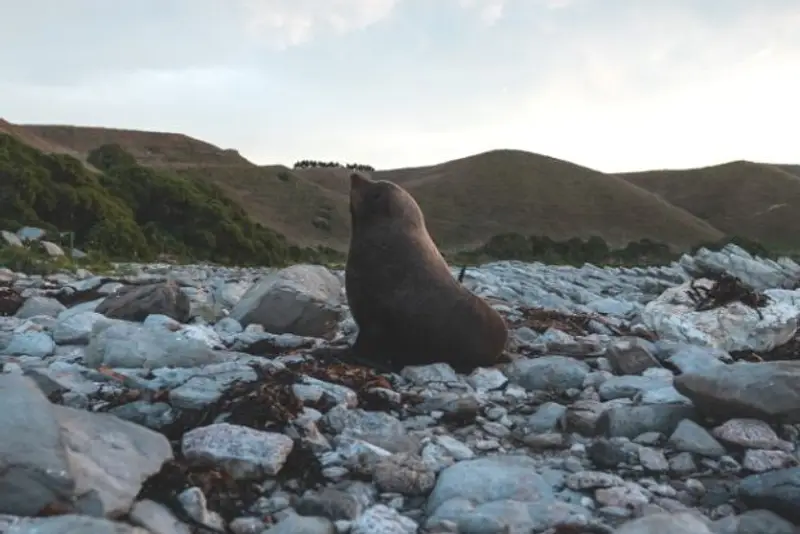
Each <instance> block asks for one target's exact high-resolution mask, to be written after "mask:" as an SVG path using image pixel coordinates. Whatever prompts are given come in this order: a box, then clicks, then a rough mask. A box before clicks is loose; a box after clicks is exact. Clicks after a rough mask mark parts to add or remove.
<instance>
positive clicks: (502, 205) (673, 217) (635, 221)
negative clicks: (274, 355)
mask: <svg viewBox="0 0 800 534" xmlns="http://www.w3.org/2000/svg"><path fill="white" fill-rule="evenodd" d="M376 177H378V178H385V179H388V180H394V181H396V182H398V183H402V184H403V186H404V187H406V188H407V189H408V190H409V191H410V192H411V193H412V194H413V195H414V196H415V197H416V198H417V199H418V201H419V203H420V206H421V207H422V209H423V210H424V211H425V213H426V214H427V218H428V221H429V225H430V228H431V231H432V233H433V234H434V236H435V237H436V238H437V239H438V240H441V241H442V242H444V243H449V244H455V245H463V244H472V245H474V244H477V243H480V242H484V241H486V240H488V239H489V238H490V237H492V236H493V235H497V234H502V233H518V234H522V235H542V236H548V237H550V238H552V239H555V240H566V239H569V238H572V237H579V238H588V237H590V236H592V235H599V236H600V237H602V238H603V239H604V240H606V241H607V242H608V243H609V244H611V245H614V246H617V245H624V244H625V243H627V242H629V241H637V240H639V239H642V238H649V239H652V240H655V241H660V242H664V243H669V244H671V245H675V246H678V247H681V248H683V247H688V246H691V245H693V244H696V243H698V242H708V241H715V240H717V239H719V238H721V237H722V234H721V233H720V232H719V231H717V230H716V229H715V228H712V227H711V226H709V225H708V224H707V223H705V222H704V221H701V220H699V219H697V218H696V217H694V216H692V215H691V214H689V213H687V212H685V211H683V210H681V209H678V208H675V207H674V206H672V205H670V204H668V203H667V202H664V201H663V200H661V199H660V198H658V197H656V196H655V195H653V194H651V193H649V192H647V191H644V190H642V189H640V188H638V187H632V186H631V184H629V183H627V182H625V181H624V180H621V179H619V178H617V177H615V176H609V175H605V174H602V173H600V172H597V171H594V170H591V169H588V168H586V167H581V166H579V165H575V164H572V163H569V162H566V161H562V160H558V159H555V158H549V157H546V156H541V155H537V154H532V153H530V152H523V151H518V150H496V151H492V152H486V153H483V154H478V155H475V156H471V157H468V158H463V159H459V160H455V161H451V162H447V163H444V164H441V165H436V166H432V167H427V168H418V169H414V170H409V169H402V170H399V171H387V172H379V173H376Z"/></svg>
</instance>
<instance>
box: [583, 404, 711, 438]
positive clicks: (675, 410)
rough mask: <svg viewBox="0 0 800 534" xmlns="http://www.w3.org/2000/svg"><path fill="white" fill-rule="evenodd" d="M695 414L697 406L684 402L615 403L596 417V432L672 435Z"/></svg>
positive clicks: (624, 435)
mask: <svg viewBox="0 0 800 534" xmlns="http://www.w3.org/2000/svg"><path fill="white" fill-rule="evenodd" d="M695 417H696V414H695V412H694V408H693V407H691V406H686V405H684V404H649V405H641V406H614V407H612V408H609V409H608V410H606V411H605V412H603V413H602V414H601V415H600V417H599V418H598V420H597V431H598V432H599V433H601V434H604V435H606V436H610V437H626V438H631V439H632V438H635V437H636V436H638V435H640V434H644V433H645V432H660V433H661V434H664V435H671V434H672V433H673V432H674V431H675V429H676V428H677V427H678V423H680V422H681V421H682V420H684V419H693V418H695Z"/></svg>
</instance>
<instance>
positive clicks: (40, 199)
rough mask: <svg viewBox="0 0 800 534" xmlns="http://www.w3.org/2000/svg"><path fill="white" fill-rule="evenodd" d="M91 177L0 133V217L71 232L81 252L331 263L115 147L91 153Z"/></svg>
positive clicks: (200, 186) (213, 190) (72, 162)
mask: <svg viewBox="0 0 800 534" xmlns="http://www.w3.org/2000/svg"><path fill="white" fill-rule="evenodd" d="M88 161H89V162H90V163H91V164H92V165H93V166H94V167H96V168H97V169H99V170H100V171H101V173H94V172H91V171H89V170H88V169H87V168H86V167H85V166H84V165H83V164H81V162H79V161H78V160H76V159H75V158H72V157H70V156H66V155H52V154H44V153H42V152H40V151H38V150H36V149H34V148H32V147H30V146H28V145H25V144H24V143H22V142H20V141H19V140H18V139H16V138H14V137H12V136H9V135H0V213H2V216H3V219H5V220H6V221H7V222H8V226H7V227H6V226H5V224H4V225H3V227H2V228H0V229H8V230H15V229H16V228H18V227H19V226H21V225H30V226H37V227H40V228H44V229H48V230H52V231H56V232H58V231H71V232H74V235H75V246H77V247H78V248H81V249H88V250H96V251H98V252H101V253H103V254H105V255H108V256H109V257H112V258H116V259H125V260H131V259H134V260H141V261H146V260H151V259H154V258H155V257H157V256H158V255H159V254H164V253H166V254H171V255H175V256H179V257H182V258H183V259H192V260H201V261H202V260H207V261H213V262H218V263H236V264H240V265H280V264H285V263H289V262H293V261H299V260H300V258H304V259H306V258H310V259H312V260H314V261H320V262H322V261H326V260H327V259H328V255H330V254H331V253H332V251H330V250H323V249H304V248H299V247H290V246H289V243H287V241H286V239H285V238H284V237H283V236H282V235H280V234H278V233H276V232H274V231H272V230H270V229H268V228H265V227H264V226H262V225H260V224H258V223H256V222H254V221H253V220H252V219H250V218H249V217H248V216H247V214H246V213H245V212H244V210H243V209H242V208H241V207H240V206H238V205H237V204H236V203H234V202H233V201H232V200H230V199H229V198H227V197H226V196H225V195H224V194H223V192H222V191H221V190H220V189H219V188H217V187H216V186H213V185H210V184H208V183H206V182H202V181H199V180H191V179H189V178H184V177H181V176H178V175H175V174H172V173H169V172H166V171H156V170H154V169H151V168H148V167H143V166H141V165H138V164H137V163H136V160H135V159H134V158H133V157H132V156H131V155H130V154H128V153H127V152H125V151H124V150H123V149H122V148H121V147H120V146H119V145H104V146H101V147H99V148H97V149H96V150H93V151H92V152H91V153H90V154H89V157H88Z"/></svg>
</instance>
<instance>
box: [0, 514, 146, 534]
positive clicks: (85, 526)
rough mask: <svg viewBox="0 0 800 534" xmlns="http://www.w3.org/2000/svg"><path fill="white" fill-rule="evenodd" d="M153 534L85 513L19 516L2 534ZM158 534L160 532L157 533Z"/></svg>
mask: <svg viewBox="0 0 800 534" xmlns="http://www.w3.org/2000/svg"><path fill="white" fill-rule="evenodd" d="M78 532H80V534H154V533H151V531H149V530H147V529H143V528H139V527H133V526H131V525H127V524H125V523H115V522H113V521H109V520H108V519H101V518H97V517H89V516H85V515H60V516H55V517H37V518H28V517H26V518H20V519H19V520H17V521H15V522H14V523H12V524H11V526H9V527H8V528H7V529H6V530H5V531H4V534H75V533H78ZM158 534H160V533H158Z"/></svg>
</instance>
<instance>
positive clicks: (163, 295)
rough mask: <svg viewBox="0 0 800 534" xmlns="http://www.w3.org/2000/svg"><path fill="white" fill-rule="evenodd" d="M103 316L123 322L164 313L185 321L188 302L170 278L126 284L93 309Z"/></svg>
mask: <svg viewBox="0 0 800 534" xmlns="http://www.w3.org/2000/svg"><path fill="white" fill-rule="evenodd" d="M95 311H96V312H97V313H102V314H103V315H105V316H106V317H111V318H113V319H124V320H126V321H144V320H145V319H146V318H147V316H148V315H155V314H158V315H166V316H167V317H172V318H173V319H175V320H177V321H180V322H182V323H185V322H186V321H188V320H189V315H190V313H191V302H190V301H189V297H187V296H186V295H185V294H184V293H183V291H181V289H180V287H178V284H177V283H175V282H173V281H167V282H159V283H156V284H148V285H145V286H127V287H123V288H121V289H120V290H119V291H117V292H116V293H114V294H113V295H109V296H108V297H106V299H105V300H104V301H103V302H101V303H100V305H99V306H98V307H97V309H96V310H95Z"/></svg>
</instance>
